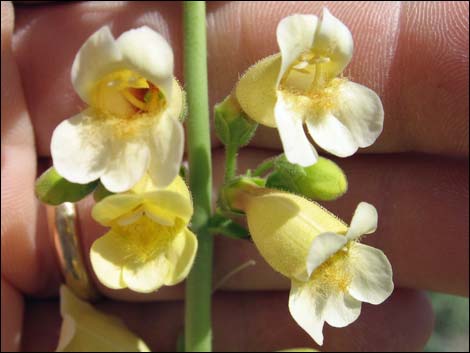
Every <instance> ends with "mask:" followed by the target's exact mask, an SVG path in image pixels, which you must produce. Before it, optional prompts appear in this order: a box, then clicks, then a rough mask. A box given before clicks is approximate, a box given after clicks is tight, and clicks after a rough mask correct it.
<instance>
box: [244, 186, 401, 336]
mask: <svg viewBox="0 0 470 353" xmlns="http://www.w3.org/2000/svg"><path fill="white" fill-rule="evenodd" d="M248 194H249V192H248V193H245V194H243V193H242V194H239V195H238V196H236V197H235V198H238V200H237V202H236V203H237V206H238V207H240V206H241V207H240V208H242V209H243V210H244V211H245V213H246V216H247V220H248V227H249V230H250V233H251V236H252V239H253V241H254V243H255V245H256V247H257V248H258V250H259V251H260V253H261V255H262V256H263V257H264V258H265V260H266V261H267V262H268V263H269V264H270V265H271V266H272V267H273V268H274V269H275V270H276V271H278V272H280V273H281V274H283V275H284V276H286V277H289V278H290V279H291V281H292V287H291V292H290V296H289V310H290V312H291V315H292V316H293V318H294V319H295V320H296V322H297V323H298V324H299V325H300V326H301V327H302V328H303V329H304V330H305V331H306V332H307V333H308V334H309V335H310V336H311V337H312V338H313V339H314V340H315V341H316V342H317V343H318V344H320V345H321V344H323V334H322V330H323V325H324V323H325V322H327V323H329V324H330V325H331V326H334V327H344V326H346V325H348V324H350V323H352V322H353V321H355V320H356V319H357V318H358V316H359V314H360V311H361V302H368V303H371V304H380V303H382V302H383V301H384V300H385V299H386V298H387V297H388V296H389V295H390V294H391V293H392V290H393V282H392V268H391V265H390V263H389V261H388V259H387V258H386V256H385V255H384V254H383V252H382V251H380V250H378V249H375V248H373V247H370V246H367V245H364V244H360V243H359V242H358V239H359V237H360V236H361V235H363V234H369V233H372V232H374V231H375V229H376V227H377V211H376V209H375V208H374V207H373V206H372V205H370V204H368V203H365V202H361V203H360V204H359V205H358V207H357V209H356V212H355V213H354V216H353V218H352V221H351V225H350V227H349V228H348V227H347V225H346V224H345V223H343V222H342V221H341V220H339V219H338V218H337V217H336V216H334V215H333V214H331V213H330V212H328V211H327V210H325V209H324V208H322V207H321V206H319V205H318V204H316V203H314V202H310V201H307V200H306V199H304V198H302V197H300V196H296V195H293V194H287V193H282V192H278V191H273V190H266V189H265V191H264V192H258V193H256V192H251V196H249V195H248Z"/></svg>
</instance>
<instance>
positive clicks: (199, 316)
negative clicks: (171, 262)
mask: <svg viewBox="0 0 470 353" xmlns="http://www.w3.org/2000/svg"><path fill="white" fill-rule="evenodd" d="M183 11H184V60H185V61H184V77H185V83H186V89H187V102H188V112H189V118H188V120H187V139H188V159H189V171H190V178H189V184H190V188H191V192H192V195H193V201H194V216H193V219H192V229H193V231H194V232H195V233H196V235H197V237H198V241H199V250H198V253H197V255H196V261H195V263H194V266H193V269H192V271H191V273H190V275H189V276H188V279H187V281H186V311H185V349H186V351H187V352H209V351H211V350H212V328H211V295H212V252H213V239H212V235H211V233H210V232H209V231H208V229H207V223H208V220H209V218H210V216H211V189H212V176H211V173H212V172H211V149H210V129H209V102H208V93H207V91H208V90H207V49H206V7H205V2H204V1H201V2H199V1H185V2H184V10H183Z"/></svg>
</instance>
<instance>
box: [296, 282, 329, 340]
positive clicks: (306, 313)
mask: <svg viewBox="0 0 470 353" xmlns="http://www.w3.org/2000/svg"><path fill="white" fill-rule="evenodd" d="M325 305H326V298H325V297H324V296H323V295H322V294H321V293H319V292H318V291H317V290H316V288H315V287H314V286H313V285H312V283H310V282H307V283H301V282H297V281H292V287H291V290H290V294H289V311H290V313H291V315H292V317H293V318H294V320H295V321H296V322H297V324H298V325H299V326H300V327H302V328H303V329H304V330H305V331H306V332H307V333H308V334H309V335H310V337H312V338H313V339H314V340H315V342H317V344H319V345H320V346H321V345H323V332H322V331H323V325H324V322H325V321H324V320H323V311H324V309H325Z"/></svg>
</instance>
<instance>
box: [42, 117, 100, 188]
mask: <svg viewBox="0 0 470 353" xmlns="http://www.w3.org/2000/svg"><path fill="white" fill-rule="evenodd" d="M89 113H90V111H84V112H82V113H80V114H78V115H75V116H74V117H72V118H70V119H67V120H65V121H63V122H61V123H60V124H59V125H58V126H57V127H56V128H55V130H54V132H53V134H52V139H51V155H52V160H53V164H54V167H55V168H56V170H57V172H58V173H59V174H60V175H61V176H63V177H64V178H65V179H67V180H68V181H71V182H73V183H79V184H86V183H89V182H91V181H93V180H96V179H98V178H99V177H100V176H101V175H102V174H103V173H104V170H105V168H106V163H107V161H108V156H109V154H108V151H107V149H106V144H107V140H108V137H107V136H106V135H105V134H104V133H103V131H102V130H101V129H100V126H99V125H98V124H97V122H96V119H95V118H94V117H93V116H91V115H90V114H89Z"/></svg>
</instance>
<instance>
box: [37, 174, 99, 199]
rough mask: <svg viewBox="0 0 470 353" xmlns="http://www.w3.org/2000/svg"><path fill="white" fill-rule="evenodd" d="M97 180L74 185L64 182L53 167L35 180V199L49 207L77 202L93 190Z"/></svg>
mask: <svg viewBox="0 0 470 353" xmlns="http://www.w3.org/2000/svg"><path fill="white" fill-rule="evenodd" d="M97 185H98V180H96V181H92V182H91V183H88V184H76V183H71V182H70V181H67V180H65V179H64V178H63V177H62V176H60V175H59V173H57V171H56V170H55V169H54V167H51V168H49V169H48V170H46V171H45V172H44V173H43V174H42V175H41V176H40V177H39V178H38V179H37V180H36V186H35V192H36V197H37V198H38V199H39V200H41V201H42V202H44V203H47V204H49V205H59V204H61V203H63V202H77V201H79V200H81V199H83V198H84V197H85V196H87V195H88V194H89V193H91V192H92V191H93V190H95V188H96V186H97Z"/></svg>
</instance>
